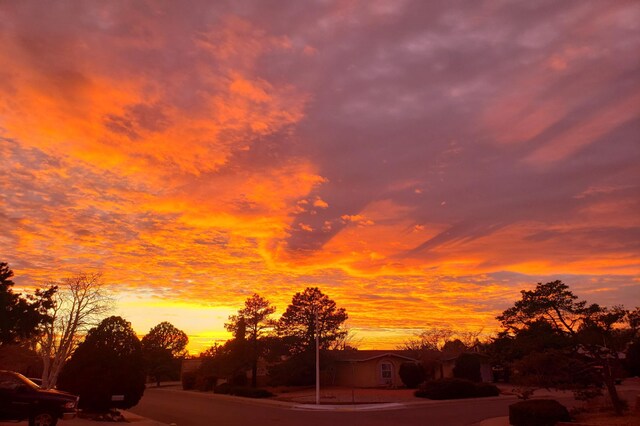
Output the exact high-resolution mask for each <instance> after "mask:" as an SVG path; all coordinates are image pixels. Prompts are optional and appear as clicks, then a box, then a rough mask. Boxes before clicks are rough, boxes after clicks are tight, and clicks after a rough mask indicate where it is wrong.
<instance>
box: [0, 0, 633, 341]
mask: <svg viewBox="0 0 640 426" xmlns="http://www.w3.org/2000/svg"><path fill="white" fill-rule="evenodd" d="M463 5H464V7H452V6H451V3H450V2H444V1H443V2H438V1H433V2H432V1H429V2H423V1H419V0H403V1H383V0H375V1H358V0H356V1H351V0H335V1H320V0H318V1H309V2H299V1H277V2H269V1H237V2H229V3H227V2H209V1H191V0H190V1H189V2H187V3H183V2H164V1H157V2H156V1H148V2H147V1H144V2H106V3H102V2H83V1H67V0H62V1H56V2H50V3H47V4H46V6H45V5H43V4H42V3H40V2H36V1H15V2H11V1H6V2H1V3H0V63H1V64H2V66H0V156H1V158H2V162H3V167H2V172H0V229H1V232H0V247H2V252H1V253H0V261H3V262H8V263H9V265H10V267H11V268H12V270H13V271H14V273H15V282H16V284H17V287H18V289H21V288H32V287H35V286H40V285H44V284H45V283H46V282H47V281H50V280H58V279H61V278H64V277H67V276H69V275H71V274H74V273H78V272H83V271H85V272H86V271H92V272H94V271H99V272H102V273H103V274H104V280H105V282H106V283H107V284H108V285H109V287H110V289H111V290H112V292H113V294H114V296H115V298H116V299H117V304H116V306H115V308H114V313H117V314H119V315H121V316H123V317H124V318H126V319H127V320H129V321H131V322H132V325H133V327H134V329H135V330H136V332H137V333H139V334H141V335H142V334H144V333H146V332H147V331H148V330H149V329H150V328H151V327H153V326H154V325H156V324H158V323H160V322H162V321H169V322H171V323H172V324H174V325H175V326H176V327H178V328H180V329H182V330H184V331H185V332H186V333H187V334H188V335H189V337H190V346H189V350H190V351H191V352H192V353H197V352H199V351H200V350H202V349H204V348H205V347H207V346H210V345H211V344H213V342H214V341H218V342H219V341H222V340H225V339H227V338H229V337H230V335H229V334H228V333H227V332H226V331H225V330H224V322H225V321H226V319H227V317H228V315H230V314H233V313H234V312H235V311H237V309H239V308H240V307H242V304H243V302H244V300H245V299H246V298H247V297H249V296H250V295H251V294H253V293H258V294H260V295H262V296H264V297H266V298H267V299H269V300H270V301H271V302H272V303H273V304H275V305H276V307H277V313H276V316H278V315H279V314H281V313H282V312H284V310H285V309H286V307H287V305H288V304H289V302H290V301H291V298H292V296H293V295H294V294H295V293H296V292H300V291H303V290H304V288H305V287H310V286H311V287H319V288H320V289H321V290H322V291H323V292H324V293H325V294H327V295H328V296H329V297H331V298H332V299H334V300H335V301H336V302H337V304H338V306H340V307H344V308H345V309H346V310H347V312H348V314H349V320H348V326H349V328H350V330H351V331H352V332H353V333H354V334H355V341H356V342H359V346H360V347H361V348H363V349H365V348H376V349H392V348H395V347H396V346H397V345H399V344H401V343H402V342H403V341H404V340H406V339H407V338H408V337H411V336H412V335H413V334H414V333H416V332H418V331H419V330H421V329H423V328H425V327H428V326H447V327H452V328H457V329H461V330H476V331H477V330H484V332H485V333H487V334H489V333H491V332H493V331H494V330H495V329H496V328H497V327H498V323H497V321H496V320H495V316H496V315H498V314H499V313H500V312H502V310H504V309H505V308H507V307H509V306H510V305H512V304H513V302H514V301H515V300H516V299H517V298H518V297H519V292H520V290H522V289H531V288H533V287H534V286H535V284H536V283H537V282H547V281H553V280H556V279H560V280H563V281H564V282H565V283H566V284H567V285H569V287H570V288H571V289H572V290H573V291H574V292H575V293H576V294H577V295H578V296H579V297H581V298H583V299H586V300H588V301H589V302H594V303H596V302H597V303H600V304H603V305H607V306H611V305H616V304H623V305H625V306H626V307H628V308H633V307H635V306H638V305H640V213H639V212H640V77H639V76H640V53H639V52H640V25H639V24H638V22H640V3H638V2H634V1H622V0H621V1H612V2H599V1H581V2H577V1H576V2H552V1H549V2H547V1H541V2H531V3H525V2H517V3H516V2H501V1H480V2H467V3H464V4H463Z"/></svg>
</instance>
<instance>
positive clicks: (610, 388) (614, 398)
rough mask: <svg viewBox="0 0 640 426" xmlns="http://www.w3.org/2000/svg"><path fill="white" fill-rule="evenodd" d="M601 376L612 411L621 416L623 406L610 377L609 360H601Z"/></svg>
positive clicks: (613, 381)
mask: <svg viewBox="0 0 640 426" xmlns="http://www.w3.org/2000/svg"><path fill="white" fill-rule="evenodd" d="M602 367H603V368H602V375H603V376H604V384H605V386H606V387H607V392H609V397H610V398H611V404H613V409H614V410H615V412H616V414H617V415H619V416H620V415H622V411H623V405H622V401H621V400H620V396H619V395H618V390H617V389H616V383H615V380H614V378H613V376H612V375H611V368H610V366H609V360H608V359H606V360H603V362H602Z"/></svg>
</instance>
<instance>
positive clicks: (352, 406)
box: [291, 402, 406, 411]
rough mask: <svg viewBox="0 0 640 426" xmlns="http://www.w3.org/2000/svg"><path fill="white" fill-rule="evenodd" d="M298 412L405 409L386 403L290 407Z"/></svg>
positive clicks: (399, 405)
mask: <svg viewBox="0 0 640 426" xmlns="http://www.w3.org/2000/svg"><path fill="white" fill-rule="evenodd" d="M291 408H292V409H293V410H298V411H383V410H401V409H403V408H406V406H405V404H401V403H399V402H387V403H380V404H343V405H329V404H320V405H316V404H298V405H294V406H293V407H291Z"/></svg>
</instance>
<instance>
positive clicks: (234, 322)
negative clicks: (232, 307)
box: [224, 294, 276, 387]
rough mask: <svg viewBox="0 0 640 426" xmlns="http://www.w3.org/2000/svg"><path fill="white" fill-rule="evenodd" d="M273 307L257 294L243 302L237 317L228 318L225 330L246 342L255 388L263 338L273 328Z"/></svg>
mask: <svg viewBox="0 0 640 426" xmlns="http://www.w3.org/2000/svg"><path fill="white" fill-rule="evenodd" d="M275 311H276V308H275V306H272V305H271V303H270V302H269V301H268V300H267V299H265V298H263V297H262V296H260V295H258V294H254V295H253V296H251V297H250V298H248V299H247V300H246V301H245V302H244V308H242V309H240V310H239V311H238V314H237V315H231V316H229V322H228V323H226V324H225V325H224V326H225V328H226V329H227V330H228V331H230V332H232V333H234V335H236V336H238V335H239V334H242V335H243V337H244V339H245V340H246V341H247V349H248V356H249V359H250V362H251V373H252V375H251V386H253V387H256V385H257V381H256V380H257V375H258V359H259V358H260V356H261V355H262V353H263V352H264V345H263V338H264V337H265V336H266V335H267V334H268V331H269V330H271V329H272V328H273V326H274V321H272V320H271V318H270V317H271V315H272V314H273V313H274V312H275Z"/></svg>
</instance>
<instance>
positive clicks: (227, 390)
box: [213, 382, 231, 395]
mask: <svg viewBox="0 0 640 426" xmlns="http://www.w3.org/2000/svg"><path fill="white" fill-rule="evenodd" d="M213 392H214V393H219V394H222V395H231V384H230V383H227V382H225V383H220V384H219V385H217V386H216V387H215V388H214V389H213Z"/></svg>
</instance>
